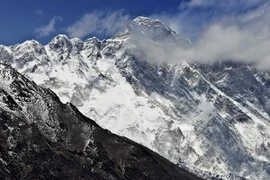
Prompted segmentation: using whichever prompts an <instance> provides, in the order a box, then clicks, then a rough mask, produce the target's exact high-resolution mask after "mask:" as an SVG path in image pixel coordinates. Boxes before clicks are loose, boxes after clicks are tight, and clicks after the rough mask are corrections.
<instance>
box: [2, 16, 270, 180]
mask: <svg viewBox="0 0 270 180" xmlns="http://www.w3.org/2000/svg"><path fill="white" fill-rule="evenodd" d="M133 33H136V34H142V35H143V34H150V37H151V39H152V40H153V41H154V42H158V41H159V40H160V39H161V38H162V40H164V39H165V40H166V39H170V40H171V39H175V38H176V39H178V40H179V39H180V41H181V43H180V45H185V44H188V43H191V42H190V41H189V40H188V39H186V38H183V37H180V35H178V34H177V33H175V32H174V31H172V30H171V29H170V28H169V27H168V26H166V25H164V24H163V23H162V22H160V21H159V20H154V19H150V18H146V17H138V18H136V19H134V20H133V21H132V22H131V23H130V25H129V26H128V27H127V29H125V30H123V31H122V32H120V33H118V34H116V35H115V36H114V37H112V38H110V39H105V40H99V39H97V38H95V37H93V38H89V39H87V40H85V41H82V40H80V39H78V38H73V39H69V38H68V37H67V36H65V35H58V36H56V37H55V38H53V39H52V41H51V42H49V43H48V44H47V45H45V46H43V45H41V44H40V43H39V42H37V41H35V40H30V41H26V42H24V43H22V44H16V45H13V46H3V45H1V46H0V62H4V63H7V64H11V65H12V67H14V68H15V69H17V70H18V71H19V72H20V73H22V74H24V75H25V76H26V77H28V78H29V79H31V80H33V81H34V82H36V83H37V84H38V85H41V86H43V87H46V88H50V89H51V90H52V91H54V92H55V93H56V94H57V95H58V96H59V97H60V99H61V101H62V102H63V103H67V102H71V103H72V104H74V105H75V106H77V107H78V109H79V110H80V111H81V112H82V113H83V114H84V115H86V116H87V117H89V118H91V119H94V120H96V122H97V123H98V124H99V125H100V126H101V127H103V128H106V129H108V130H110V131H112V132H113V133H116V134H118V135H121V136H125V137H128V138H130V139H132V140H134V141H136V142H138V143H140V144H143V145H144V146H146V147H148V148H150V149H152V150H153V151H155V152H157V153H159V154H160V155H162V156H163V157H165V158H167V159H169V160H170V161H171V162H174V163H178V164H179V165H181V164H184V166H187V167H188V168H189V169H190V170H191V171H196V172H198V173H206V174H207V173H209V174H212V175H220V177H221V178H224V179H241V178H246V179H251V180H252V179H265V180H267V179H270V126H269V125H270V118H269V114H270V103H269V102H270V83H269V82H270V73H269V72H260V71H258V70H257V69H256V68H255V67H253V66H252V64H240V63H233V62H229V61H228V62H216V63H214V64H199V63H188V62H181V63H158V64H153V63H149V62H148V61H146V60H145V59H144V58H143V56H138V55H137V54H136V53H134V51H132V49H131V48H130V47H131V46H132V45H133V44H132V41H129V40H130V37H131V35H132V34H133Z"/></svg>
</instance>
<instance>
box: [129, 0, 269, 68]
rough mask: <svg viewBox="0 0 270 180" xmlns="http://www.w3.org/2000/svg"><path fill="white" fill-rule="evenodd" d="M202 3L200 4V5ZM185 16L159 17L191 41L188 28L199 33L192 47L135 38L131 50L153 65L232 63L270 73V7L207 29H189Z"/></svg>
mask: <svg viewBox="0 0 270 180" xmlns="http://www.w3.org/2000/svg"><path fill="white" fill-rule="evenodd" d="M201 2H203V1H196V3H197V4H199V3H201ZM209 2H210V1H209ZM194 3H195V1H194ZM182 15H183V14H181V13H179V14H177V15H175V16H169V15H168V14H162V15H155V17H158V18H159V19H161V20H163V21H164V22H165V24H167V23H168V24H169V26H170V27H171V28H172V29H174V28H178V32H179V29H180V35H181V36H184V37H187V36H186V34H185V33H184V34H183V32H186V31H188V30H189V29H186V28H187V27H191V29H190V30H191V31H192V30H193V29H196V28H197V29H199V30H200V32H199V33H198V35H197V37H196V38H195V39H193V42H192V43H191V44H189V43H187V42H186V45H183V43H182V45H180V46H179V45H178V43H179V42H177V43H175V42H154V41H153V40H152V39H151V38H150V37H142V36H138V35H133V37H132V38H130V40H129V42H131V43H132V45H131V46H130V49H131V50H132V51H133V52H134V53H137V55H139V56H141V57H142V58H144V59H146V60H148V61H149V62H151V63H161V62H164V61H165V62H169V63H179V62H183V61H186V62H200V63H213V62H216V61H220V60H230V61H237V62H244V63H252V64H255V65H256V66H257V67H259V68H264V69H268V70H269V69H270V23H269V22H270V21H269V19H270V3H265V4H262V5H260V6H259V7H257V8H255V9H251V10H249V11H248V12H246V13H241V14H239V15H231V14H230V15H228V14H226V15H224V16H222V17H217V18H216V19H215V20H213V21H210V22H208V23H206V24H205V25H204V27H203V28H200V27H198V26H196V25H192V26H186V24H188V23H189V22H186V21H187V20H188V19H186V14H184V15H183V16H182ZM178 23H179V24H178ZM183 29H186V30H183ZM181 31H182V33H181Z"/></svg>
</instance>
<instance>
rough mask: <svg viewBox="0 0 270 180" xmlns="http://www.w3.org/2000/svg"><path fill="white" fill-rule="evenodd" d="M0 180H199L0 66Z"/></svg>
mask: <svg viewBox="0 0 270 180" xmlns="http://www.w3.org/2000/svg"><path fill="white" fill-rule="evenodd" d="M0 147H1V149H0V178H1V179H9V180H11V179H162V180H163V179H183V180H199V179H200V178H198V177H196V176H194V175H192V174H190V173H189V172H188V171H186V170H185V169H182V168H179V167H178V166H177V165H174V164H172V163H171V162H169V161H168V160H166V159H165V158H163V157H161V156H160V155H158V154H156V153H154V152H152V151H151V150H149V149H148V148H146V147H143V146H141V145H139V144H137V143H134V142H133V141H131V140H129V139H127V138H124V137H120V136H117V135H114V134H112V133H111V132H109V131H108V130H104V129H102V128H101V127H100V126H99V125H97V124H96V123H95V122H94V121H93V120H91V119H89V118H87V117H85V116H84V115H82V114H81V113H80V112H79V111H78V109H77V108H76V107H75V106H73V105H72V104H70V103H67V104H62V103H61V102H60V100H59V98H58V97H57V95H56V94H54V93H53V92H52V91H51V90H50V89H45V88H41V87H39V86H37V85H36V84H35V83H34V82H33V81H30V80H28V79H26V78H25V77H24V76H22V75H21V74H19V73H18V72H17V71H16V70H14V69H13V68H11V67H10V66H9V65H5V64H0Z"/></svg>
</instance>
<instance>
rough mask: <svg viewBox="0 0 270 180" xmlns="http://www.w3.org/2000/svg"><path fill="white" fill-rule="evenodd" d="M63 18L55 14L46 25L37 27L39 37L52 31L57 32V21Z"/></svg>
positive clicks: (36, 31)
mask: <svg viewBox="0 0 270 180" xmlns="http://www.w3.org/2000/svg"><path fill="white" fill-rule="evenodd" d="M60 20H63V18H62V17H61V16H54V17H53V18H51V19H50V21H49V23H48V24H47V25H45V26H41V27H39V28H35V33H36V35H37V37H38V38H40V37H44V36H48V35H50V34H51V33H53V32H55V24H56V22H57V21H60Z"/></svg>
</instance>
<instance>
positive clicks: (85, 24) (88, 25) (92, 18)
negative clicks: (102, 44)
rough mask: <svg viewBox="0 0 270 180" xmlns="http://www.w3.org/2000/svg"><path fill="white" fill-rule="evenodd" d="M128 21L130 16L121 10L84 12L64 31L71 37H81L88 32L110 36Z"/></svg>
mask: <svg viewBox="0 0 270 180" xmlns="http://www.w3.org/2000/svg"><path fill="white" fill-rule="evenodd" d="M129 22H130V16H129V15H126V14H124V12H123V11H115V12H101V11H94V12H92V13H88V14H85V15H84V16H83V17H82V18H81V19H79V20H78V21H77V22H75V23H74V24H72V25H71V26H69V27H68V28H67V29H66V31H67V33H68V34H69V36H71V37H78V38H82V37H85V36H87V35H90V34H96V35H105V36H111V35H114V34H115V33H116V32H118V31H119V30H121V29H122V28H124V27H125V26H126V25H127V24H128V23H129Z"/></svg>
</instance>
